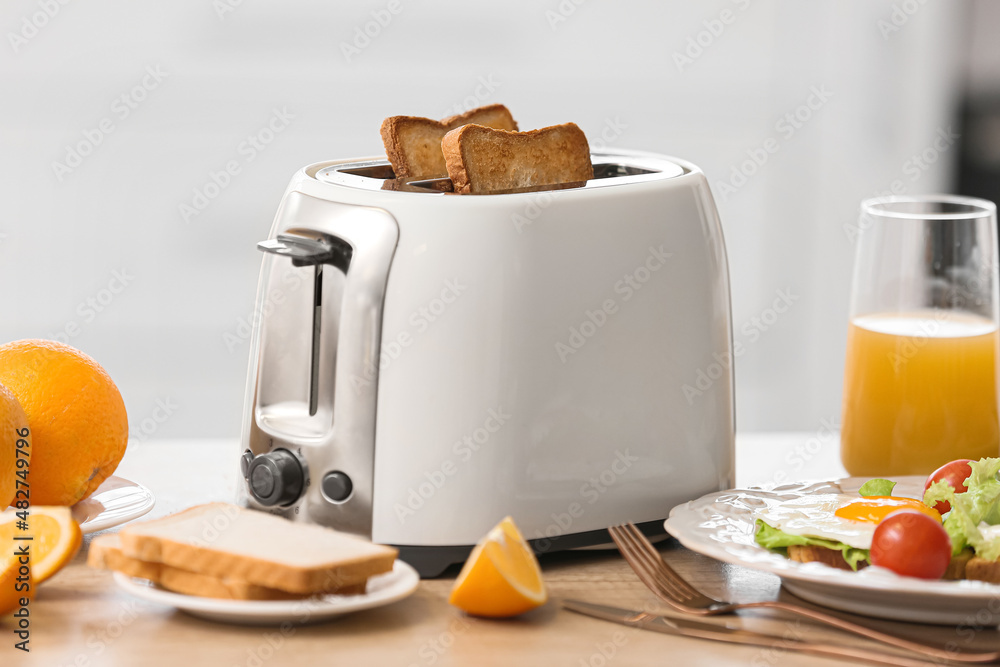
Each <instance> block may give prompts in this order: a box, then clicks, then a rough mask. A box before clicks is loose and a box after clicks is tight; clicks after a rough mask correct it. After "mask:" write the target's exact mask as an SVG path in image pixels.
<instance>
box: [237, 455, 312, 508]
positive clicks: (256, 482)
mask: <svg viewBox="0 0 1000 667" xmlns="http://www.w3.org/2000/svg"><path fill="white" fill-rule="evenodd" d="M303 478H304V475H303V473H302V464H300V463H299V461H298V459H296V458H295V456H294V455H293V454H292V453H291V452H289V451H288V450H287V449H276V450H274V451H273V452H268V453H267V454H261V455H260V456H256V457H254V459H253V461H252V462H250V465H249V466H248V467H247V484H248V486H249V487H250V493H251V495H253V497H254V499H256V500H257V502H259V503H260V504H261V505H288V504H290V503H293V502H295V501H296V500H298V498H299V496H300V495H302V486H303V483H304V479H303Z"/></svg>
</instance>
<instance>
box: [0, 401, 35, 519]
mask: <svg viewBox="0 0 1000 667" xmlns="http://www.w3.org/2000/svg"><path fill="white" fill-rule="evenodd" d="M19 442H20V445H21V446H20V447H18V443H19ZM18 449H20V450H21V451H20V453H18ZM19 458H20V459H23V460H24V463H22V464H21V468H20V469H21V470H27V469H28V468H27V466H28V465H30V463H31V433H30V432H29V429H28V416H27V415H26V414H24V409H23V408H22V407H21V404H20V403H18V402H17V399H16V398H14V394H12V393H10V390H9V389H7V387H5V386H3V385H2V384H0V511H2V510H3V508H5V507H7V506H8V505H10V504H11V503H12V502H14V496H15V495H17V480H18V477H17V471H18V467H17V459H19ZM21 488H22V489H23V488H24V485H22V486H21Z"/></svg>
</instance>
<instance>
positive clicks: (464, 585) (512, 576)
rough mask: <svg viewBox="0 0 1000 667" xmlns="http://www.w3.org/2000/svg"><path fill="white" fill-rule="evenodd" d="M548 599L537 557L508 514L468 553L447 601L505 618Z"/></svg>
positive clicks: (478, 613) (466, 609)
mask: <svg viewBox="0 0 1000 667" xmlns="http://www.w3.org/2000/svg"><path fill="white" fill-rule="evenodd" d="M548 599H549V596H548V593H547V592H546V590H545V581H544V580H543V579H542V570H541V568H540V567H539V566H538V560H537V559H536V558H535V554H534V553H533V552H532V551H531V547H529V546H528V543H527V542H525V541H524V538H523V537H522V536H521V533H520V532H519V531H518V530H517V526H515V525H514V521H513V520H512V519H511V518H510V517H509V516H508V517H505V518H504V519H503V521H501V522H500V523H498V524H497V525H496V527H495V528H493V530H491V531H490V532H489V533H488V534H487V535H486V537H485V538H483V541H482V542H480V543H479V544H477V545H476V548H475V549H473V550H472V553H471V554H469V559H468V560H467V561H465V566H464V567H462V571H461V572H460V573H459V575H458V579H456V580H455V585H454V586H453V587H452V589H451V596H450V597H449V598H448V602H450V603H451V604H453V605H455V606H456V607H458V608H459V609H461V610H462V611H464V612H466V613H468V614H472V615H474V616H488V617H492V618H506V617H509V616H516V615H518V614H523V613H524V612H526V611H529V610H531V609H534V608H535V607H540V606H541V605H543V604H545V602H546V601H547V600H548Z"/></svg>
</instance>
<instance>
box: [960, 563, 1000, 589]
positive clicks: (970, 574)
mask: <svg viewBox="0 0 1000 667" xmlns="http://www.w3.org/2000/svg"><path fill="white" fill-rule="evenodd" d="M965 578H966V579H974V580H977V581H988V582H990V583H991V584H1000V561H995V560H986V559H985V558H980V557H979V556H973V557H971V558H970V559H969V560H968V562H967V563H966V564H965Z"/></svg>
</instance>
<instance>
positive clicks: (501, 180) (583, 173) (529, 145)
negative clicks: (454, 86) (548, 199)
mask: <svg viewBox="0 0 1000 667" xmlns="http://www.w3.org/2000/svg"><path fill="white" fill-rule="evenodd" d="M441 150H442V151H443V152H444V161H445V164H446V165H447V167H448V176H450V177H451V183H452V186H453V187H454V190H455V192H458V193H462V194H468V193H487V192H495V191H498V190H513V189H516V188H527V187H532V186H538V185H555V184H558V183H570V182H577V181H586V180H588V179H591V178H593V177H594V167H593V164H592V163H591V161H590V146H589V144H588V143H587V137H586V136H585V135H584V134H583V130H581V129H580V128H579V127H577V126H576V124H575V123H566V124H564V125H553V126H552V127H545V128H542V129H540V130H530V131H528V132H508V131H506V130H496V129H493V128H489V127H484V126H482V125H465V126H464V127H460V128H458V129H457V130H452V131H451V132H449V133H448V134H446V135H445V136H444V139H443V140H442V141H441Z"/></svg>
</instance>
